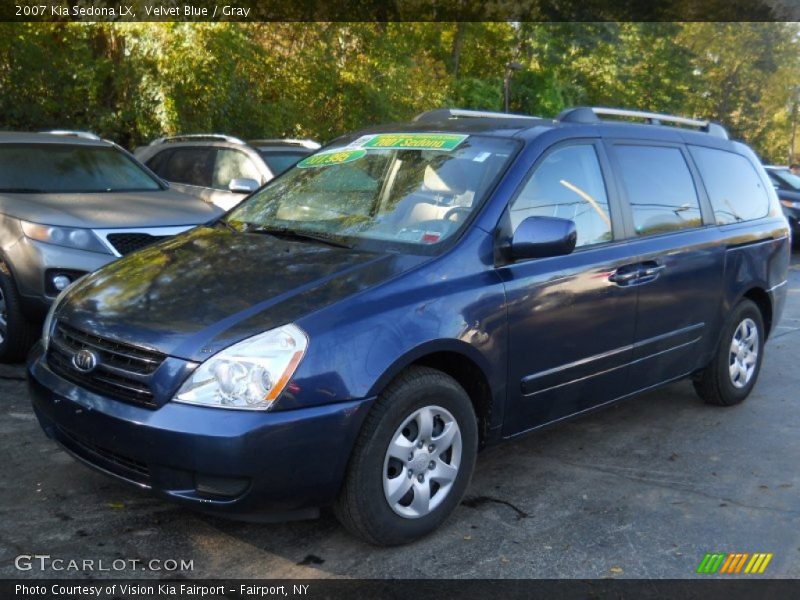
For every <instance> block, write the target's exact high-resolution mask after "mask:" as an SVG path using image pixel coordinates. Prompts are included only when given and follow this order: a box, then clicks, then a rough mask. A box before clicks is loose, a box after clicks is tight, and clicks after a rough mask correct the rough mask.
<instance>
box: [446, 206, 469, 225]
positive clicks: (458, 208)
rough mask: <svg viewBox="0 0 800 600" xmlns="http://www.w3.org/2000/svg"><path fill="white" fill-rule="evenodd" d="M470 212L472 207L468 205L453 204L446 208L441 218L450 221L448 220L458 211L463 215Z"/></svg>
mask: <svg viewBox="0 0 800 600" xmlns="http://www.w3.org/2000/svg"><path fill="white" fill-rule="evenodd" d="M471 212H472V208H470V207H469V206H454V207H453V208H451V209H450V210H448V211H447V212H446V213H444V217H443V219H444V220H445V221H450V220H452V218H453V216H454V215H457V214H459V213H463V214H465V215H468V214H469V213H471Z"/></svg>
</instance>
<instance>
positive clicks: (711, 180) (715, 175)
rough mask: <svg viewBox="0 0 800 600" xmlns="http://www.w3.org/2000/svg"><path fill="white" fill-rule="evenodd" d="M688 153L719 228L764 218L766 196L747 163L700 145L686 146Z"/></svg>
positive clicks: (762, 186)
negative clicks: (694, 164)
mask: <svg viewBox="0 0 800 600" xmlns="http://www.w3.org/2000/svg"><path fill="white" fill-rule="evenodd" d="M689 151H690V152H691V153H692V158H694V160H695V162H696V163H697V168H698V169H699V170H700V175H701V177H702V178H703V183H705V186H706V191H707V192H708V196H709V199H710V200H711V206H712V207H713V208H714V215H715V217H716V220H717V224H718V225H727V224H728V223H739V222H740V221H752V220H753V219H760V218H761V217H766V216H767V214H768V213H769V196H768V195H767V190H766V189H764V184H763V183H762V182H761V178H760V177H759V176H758V173H757V172H756V170H755V168H754V167H753V165H752V164H751V163H750V161H749V160H747V159H746V158H745V157H744V156H741V155H739V154H735V153H733V152H727V151H725V150H716V149H714V148H704V147H702V146H689Z"/></svg>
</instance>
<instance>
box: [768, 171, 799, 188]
mask: <svg viewBox="0 0 800 600" xmlns="http://www.w3.org/2000/svg"><path fill="white" fill-rule="evenodd" d="M771 173H772V176H773V177H774V178H775V179H778V180H779V182H778V183H785V184H786V185H787V186H788V187H790V188H792V189H793V190H795V191H798V192H800V177H798V176H797V175H793V174H792V172H791V171H789V170H788V169H787V170H786V171H784V170H780V171H778V170H777V169H775V170H772V171H771Z"/></svg>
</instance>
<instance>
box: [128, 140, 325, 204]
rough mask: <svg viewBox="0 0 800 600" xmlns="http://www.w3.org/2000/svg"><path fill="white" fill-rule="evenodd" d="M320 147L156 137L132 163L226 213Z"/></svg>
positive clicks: (299, 143)
mask: <svg viewBox="0 0 800 600" xmlns="http://www.w3.org/2000/svg"><path fill="white" fill-rule="evenodd" d="M319 148H320V145H319V144H318V143H317V142H314V141H311V140H289V139H280V140H253V141H250V142H245V141H243V140H240V139H239V138H235V137H231V136H229V135H220V134H193V135H179V136H173V137H164V138H158V139H157V140H154V141H153V142H151V143H150V145H149V146H141V147H139V148H137V149H136V150H135V152H134V153H135V155H136V158H138V159H139V160H141V161H142V162H143V163H145V164H146V165H147V166H148V167H150V169H152V170H153V171H154V172H155V173H157V174H158V175H159V177H161V178H163V179H165V180H166V181H169V182H170V184H172V185H173V187H174V188H175V189H176V190H180V191H181V192H185V193H187V194H192V195H194V196H197V197H199V198H202V199H203V200H205V201H207V202H211V203H213V204H216V205H217V206H219V207H221V208H223V209H224V210H230V209H231V208H233V207H234V206H236V205H237V204H239V202H241V201H242V200H243V199H244V198H245V196H246V195H247V194H249V193H250V192H254V191H255V190H256V189H258V188H259V187H261V186H262V185H264V184H265V183H267V182H268V181H269V180H270V179H273V178H274V177H277V176H278V175H280V174H281V173H283V172H284V171H286V170H287V169H288V168H289V167H292V166H294V164H295V163H296V162H298V161H299V160H300V159H302V158H303V157H305V156H308V155H309V154H311V153H313V152H316V151H317V150H318V149H319Z"/></svg>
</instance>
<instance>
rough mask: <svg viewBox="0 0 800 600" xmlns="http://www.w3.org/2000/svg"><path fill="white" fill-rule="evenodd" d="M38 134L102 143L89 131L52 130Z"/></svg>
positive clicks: (98, 137) (97, 136)
mask: <svg viewBox="0 0 800 600" xmlns="http://www.w3.org/2000/svg"><path fill="white" fill-rule="evenodd" d="M40 133H49V134H50V135H63V136H68V137H76V138H81V139H84V140H95V141H102V138H101V137H100V136H99V135H97V134H96V133H92V132H91V131H73V130H71V129H52V130H50V131H42V132H40Z"/></svg>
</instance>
